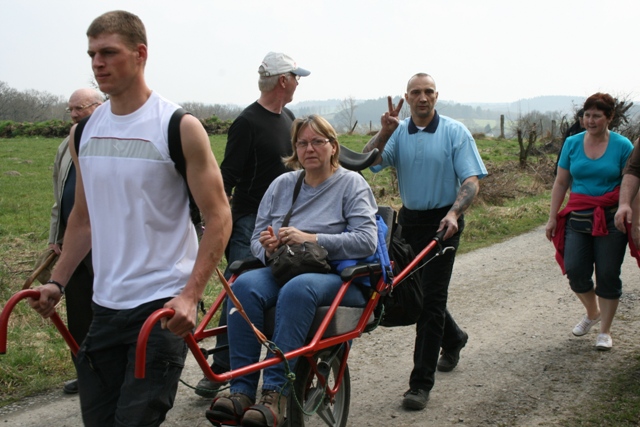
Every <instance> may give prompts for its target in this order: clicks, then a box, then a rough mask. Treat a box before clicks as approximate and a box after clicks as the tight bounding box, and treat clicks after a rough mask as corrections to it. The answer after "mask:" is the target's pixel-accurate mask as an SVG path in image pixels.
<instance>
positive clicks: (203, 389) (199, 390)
mask: <svg viewBox="0 0 640 427" xmlns="http://www.w3.org/2000/svg"><path fill="white" fill-rule="evenodd" d="M225 385H227V383H218V382H215V381H211V380H210V379H209V378H207V377H204V378H202V379H201V380H200V381H198V384H197V385H196V389H195V393H196V394H197V395H198V396H202V397H207V398H209V399H213V398H214V397H216V396H217V395H218V391H220V388H222V387H224V386H225Z"/></svg>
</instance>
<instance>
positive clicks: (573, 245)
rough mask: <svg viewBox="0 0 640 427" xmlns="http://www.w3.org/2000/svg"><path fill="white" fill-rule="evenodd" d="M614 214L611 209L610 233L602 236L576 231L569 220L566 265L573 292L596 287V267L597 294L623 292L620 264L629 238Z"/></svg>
mask: <svg viewBox="0 0 640 427" xmlns="http://www.w3.org/2000/svg"><path fill="white" fill-rule="evenodd" d="M613 218H614V214H613V213H612V212H607V230H609V234H608V235H606V236H599V237H593V236H592V235H591V234H588V233H580V232H577V231H574V230H573V229H572V228H571V226H570V222H569V221H567V226H566V227H565V241H564V267H565V271H566V273H567V278H568V279H569V286H571V290H572V291H573V292H575V293H577V294H581V293H585V292H589V291H592V290H593V288H594V286H593V271H594V267H595V273H596V287H595V292H596V295H597V296H599V297H601V298H606V299H618V298H620V296H621V295H622V280H620V268H621V266H622V261H624V254H625V251H626V245H627V242H628V238H627V235H626V234H624V233H622V232H621V231H620V230H618V229H617V228H616V227H615V225H614V220H613Z"/></svg>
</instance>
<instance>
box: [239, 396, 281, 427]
mask: <svg viewBox="0 0 640 427" xmlns="http://www.w3.org/2000/svg"><path fill="white" fill-rule="evenodd" d="M286 412H287V396H283V395H282V394H280V393H278V392H277V391H273V390H262V398H261V399H260V403H258V404H257V405H253V406H251V407H250V408H249V409H247V410H246V411H245V413H244V417H242V426H243V427H267V426H270V427H271V426H273V427H280V426H281V425H282V423H284V414H285V413H286Z"/></svg>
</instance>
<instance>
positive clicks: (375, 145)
mask: <svg viewBox="0 0 640 427" xmlns="http://www.w3.org/2000/svg"><path fill="white" fill-rule="evenodd" d="M378 135H379V134H375V135H374V136H373V137H372V138H371V139H370V140H369V142H367V145H365V146H364V148H363V149H362V152H363V153H368V152H369V151H371V150H373V149H374V148H378ZM378 149H379V148H378Z"/></svg>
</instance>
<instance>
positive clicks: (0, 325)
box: [0, 289, 78, 356]
mask: <svg viewBox="0 0 640 427" xmlns="http://www.w3.org/2000/svg"><path fill="white" fill-rule="evenodd" d="M25 298H33V299H40V292H39V291H36V290H33V289H26V290H24V291H20V292H18V293H16V294H15V295H13V296H12V297H11V298H9V301H7V304H6V305H5V306H4V308H3V309H2V313H0V354H5V353H6V352H7V328H8V326H9V315H10V314H11V312H12V311H13V308H14V307H15V306H16V304H17V303H18V302H20V301H21V300H23V299H25ZM50 319H51V321H52V322H53V324H54V325H55V327H56V328H57V329H58V331H59V332H60V335H62V338H64V340H65V342H66V343H67V345H68V346H69V349H70V350H71V352H72V353H73V355H74V356H75V355H76V354H77V353H78V343H76V340H74V339H73V337H72V336H71V333H69V330H68V329H67V327H66V326H65V324H64V322H63V321H62V319H61V318H60V316H59V315H58V313H57V312H54V313H53V315H52V316H51V317H50Z"/></svg>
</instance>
